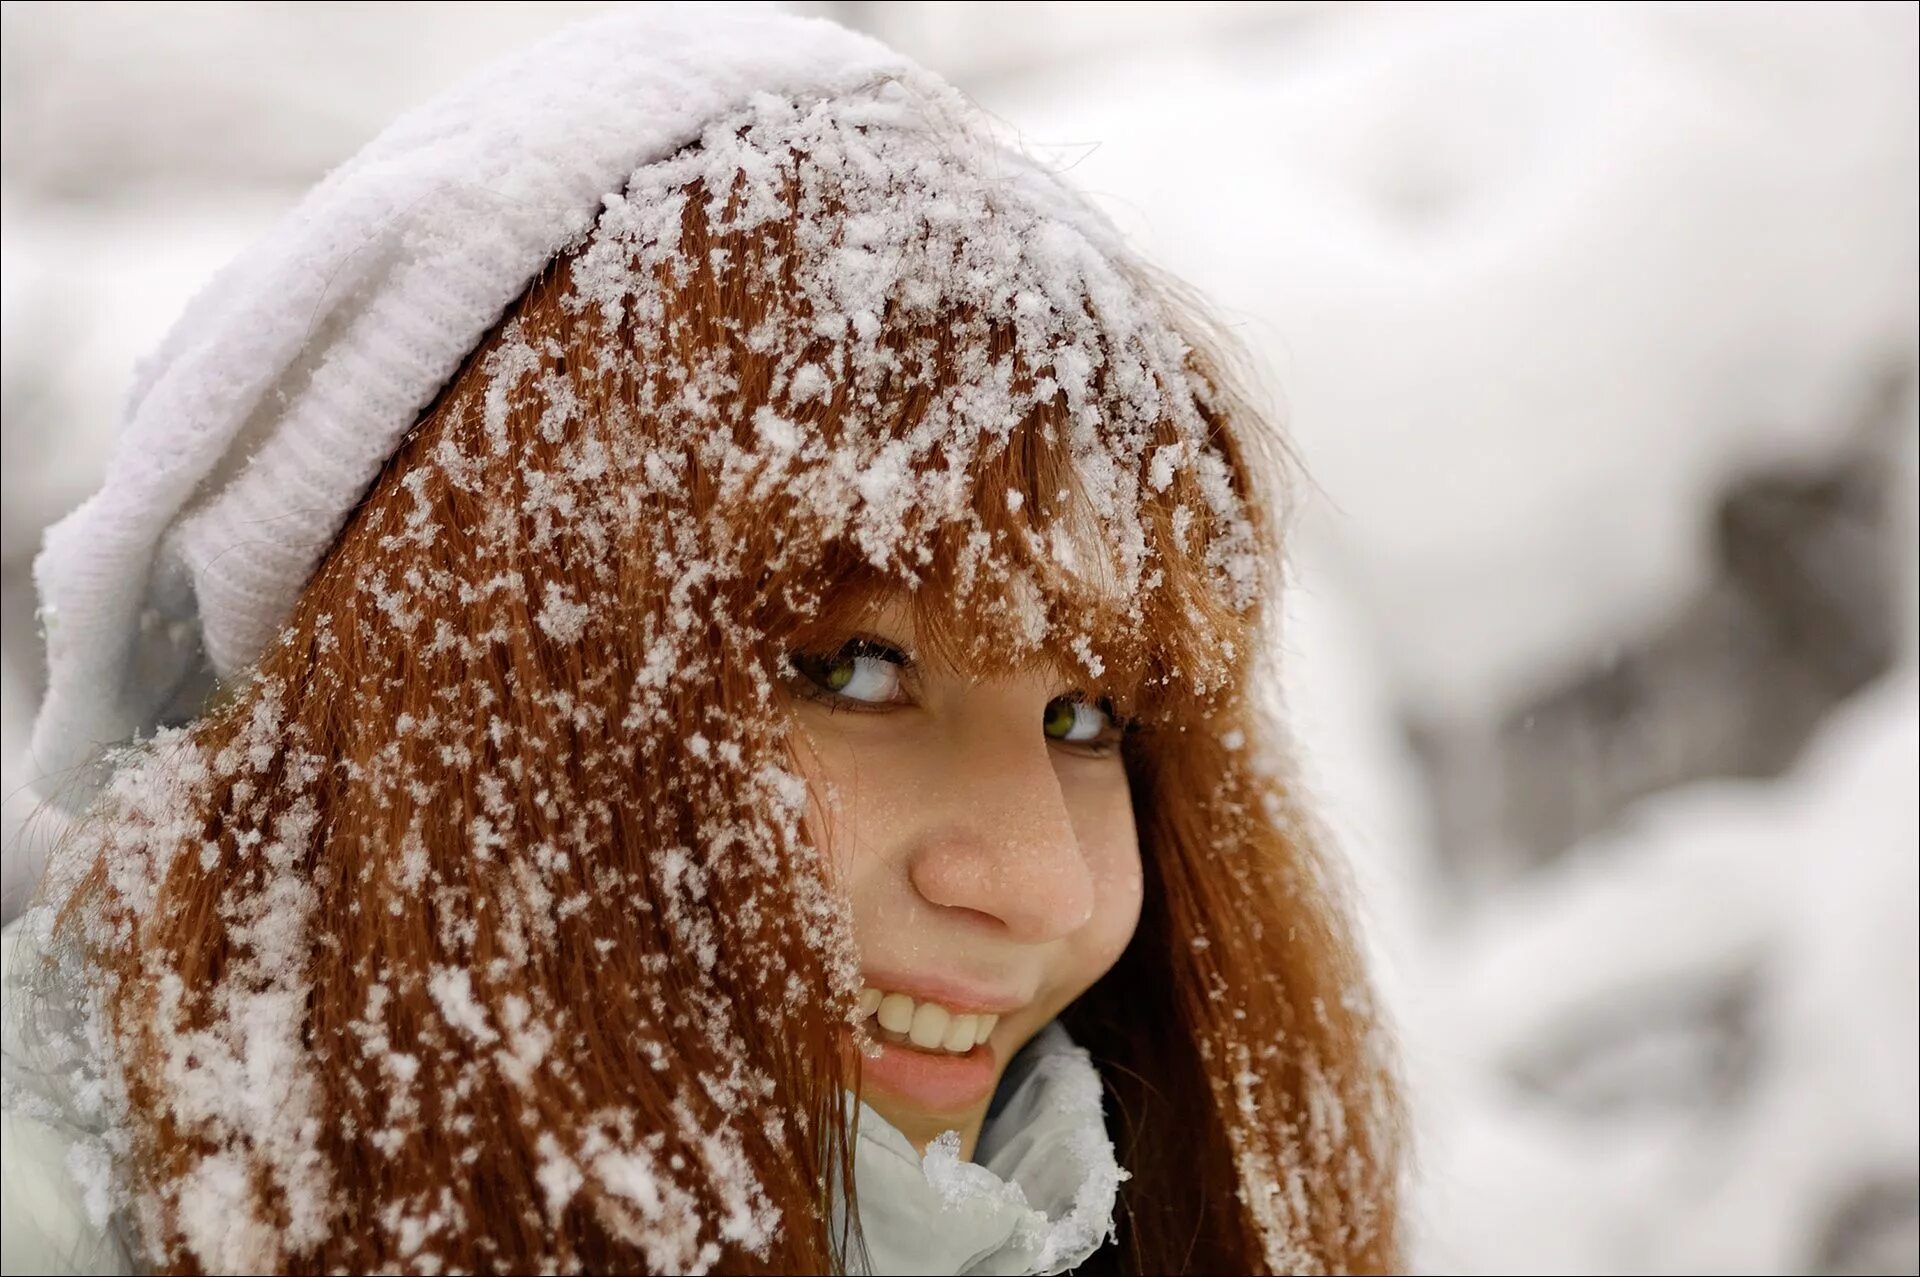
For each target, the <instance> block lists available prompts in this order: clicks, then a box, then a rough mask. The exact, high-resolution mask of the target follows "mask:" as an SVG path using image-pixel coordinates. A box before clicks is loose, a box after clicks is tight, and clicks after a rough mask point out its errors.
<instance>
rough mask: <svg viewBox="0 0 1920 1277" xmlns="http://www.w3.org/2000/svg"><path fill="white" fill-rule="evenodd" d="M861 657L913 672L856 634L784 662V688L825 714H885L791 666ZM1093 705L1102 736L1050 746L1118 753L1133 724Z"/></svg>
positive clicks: (1107, 706) (1070, 696) (898, 656)
mask: <svg viewBox="0 0 1920 1277" xmlns="http://www.w3.org/2000/svg"><path fill="white" fill-rule="evenodd" d="M862 656H864V657H868V658H870V659H873V660H879V661H886V662H887V663H888V664H891V665H897V666H899V667H900V668H901V670H902V671H903V672H906V673H911V672H912V670H913V668H914V664H913V658H912V657H911V656H908V655H907V654H906V653H905V652H902V651H901V650H900V649H899V648H897V647H894V646H893V645H892V644H890V643H886V642H883V641H882V640H880V639H877V638H873V637H871V636H869V635H865V634H860V635H855V636H854V637H853V638H850V639H848V640H847V641H846V642H845V643H843V644H841V645H840V646H839V647H838V648H835V649H834V650H833V651H831V652H795V653H794V654H793V655H792V656H791V657H789V658H788V674H789V678H788V684H789V686H790V687H791V688H792V689H793V691H794V692H795V694H796V695H799V696H804V697H806V698H807V699H808V700H810V701H814V702H817V703H818V704H821V705H825V706H826V707H827V712H828V713H838V712H839V711H841V710H843V709H844V710H849V711H851V712H853V713H855V714H879V713H885V712H886V711H887V710H889V709H891V708H893V706H892V705H891V704H874V703H872V702H869V701H863V700H860V699H858V698H856V697H851V696H842V695H840V694H839V693H837V692H835V691H833V690H832V689H830V688H825V687H822V686H820V684H819V683H817V682H815V681H814V680H813V678H812V677H810V676H809V675H808V674H807V673H806V671H805V670H802V669H800V668H799V667H798V666H797V665H795V664H794V662H795V661H798V660H802V659H810V660H816V661H836V660H852V659H854V658H856V657H862ZM1054 699H1055V700H1069V701H1075V702H1079V703H1082V704H1085V703H1086V702H1087V695H1086V693H1084V692H1081V691H1077V690H1076V691H1072V692H1065V693H1062V694H1061V695H1060V696H1057V697H1055V698H1054ZM1093 705H1094V707H1095V708H1096V709H1099V710H1100V711H1101V712H1102V713H1104V714H1105V715H1106V716H1107V723H1108V729H1107V731H1106V732H1105V733H1102V734H1101V736H1099V737H1097V738H1095V739H1094V740H1090V741H1064V740H1055V741H1053V742H1052V743H1053V744H1055V745H1060V746H1063V747H1065V748H1067V749H1069V750H1071V751H1073V752H1074V753H1076V754H1080V755H1082V756H1084V757H1088V758H1107V757H1110V756H1112V755H1114V754H1117V753H1119V752H1120V746H1121V744H1122V743H1123V742H1124V741H1125V739H1126V738H1127V737H1128V736H1129V735H1131V734H1132V733H1133V732H1134V731H1135V724H1134V721H1133V720H1132V719H1128V718H1122V717H1121V716H1120V715H1119V714H1117V713H1115V712H1114V710H1113V707H1112V704H1111V703H1110V702H1109V701H1108V700H1107V699H1106V698H1105V697H1102V698H1101V699H1099V700H1097V701H1094V702H1093Z"/></svg>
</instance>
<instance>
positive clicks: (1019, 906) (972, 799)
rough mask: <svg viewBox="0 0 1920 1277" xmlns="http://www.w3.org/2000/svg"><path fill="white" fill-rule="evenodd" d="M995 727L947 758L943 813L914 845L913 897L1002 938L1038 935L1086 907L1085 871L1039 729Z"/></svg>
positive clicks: (1078, 919) (1066, 927)
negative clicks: (1012, 735) (1001, 730)
mask: <svg viewBox="0 0 1920 1277" xmlns="http://www.w3.org/2000/svg"><path fill="white" fill-rule="evenodd" d="M1021 736H1022V737H1023V739H1009V737H1008V736H1007V735H1000V736H998V737H997V738H995V739H989V740H982V741H980V742H978V743H977V744H976V745H975V747H973V748H971V749H968V750H966V751H965V752H964V754H962V755H960V756H958V757H955V758H953V760H952V762H953V767H952V768H951V770H950V771H949V773H948V776H949V780H950V782H951V783H950V785H948V786H943V788H944V789H945V790H946V792H945V794H944V795H943V799H944V801H943V803H942V806H943V808H944V812H943V818H942V819H941V821H940V823H939V824H938V825H937V826H935V827H933V828H932V829H930V830H928V832H927V833H926V835H925V837H924V838H923V840H922V842H921V844H920V846H919V847H918V848H917V849H916V852H915V855H914V857H913V860H912V863H911V865H910V867H909V871H908V874H909V878H910V879H911V881H912V883H913V887H914V890H915V891H916V892H918V893H919V895H920V896H921V898H922V899H924V900H926V901H928V902H929V903H931V904H934V905H938V906H940V907H942V908H943V909H949V910H956V911H964V912H967V913H971V914H976V915H979V916H980V918H981V919H983V920H984V921H985V922H987V923H988V924H989V925H992V926H995V927H997V928H1000V929H1001V932H1002V934H1004V935H1005V936H1006V937H1007V938H1008V939H1010V940H1016V941H1020V942H1022V943H1026V944H1044V943H1046V942H1047V941H1050V940H1058V939H1061V938H1062V937H1065V936H1067V935H1070V934H1072V933H1073V932H1074V931H1077V930H1078V929H1079V928H1080V927H1082V926H1084V925H1085V924H1086V922H1087V921H1088V919H1090V918H1091V917H1092V916H1093V904H1094V901H1093V890H1094V886H1093V874H1092V872H1091V870H1090V869H1089V868H1088V865H1087V861H1086V857H1085V856H1084V855H1083V854H1082V853H1081V848H1080V840H1079V838H1078V836H1077V835H1076V834H1075V833H1074V828H1073V820H1072V816H1071V814H1070V812H1069V811H1068V808H1067V804H1066V801H1065V799H1064V797H1063V796H1062V794H1061V790H1060V781H1059V778H1058V777H1057V776H1056V775H1055V773H1054V768H1053V758H1052V755H1051V754H1050V753H1049V752H1048V747H1047V744H1046V741H1045V738H1044V737H1042V736H1041V734H1040V733H1039V732H1037V731H1033V730H1031V729H1029V730H1027V731H1026V732H1023V733H1021Z"/></svg>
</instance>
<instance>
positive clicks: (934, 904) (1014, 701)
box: [792, 602, 1141, 1157]
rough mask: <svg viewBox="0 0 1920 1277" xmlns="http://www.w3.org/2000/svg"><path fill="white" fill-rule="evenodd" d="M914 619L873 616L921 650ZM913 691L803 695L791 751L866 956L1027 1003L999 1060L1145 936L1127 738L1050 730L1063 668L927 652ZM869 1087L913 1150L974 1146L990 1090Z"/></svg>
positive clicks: (1001, 1040)
mask: <svg viewBox="0 0 1920 1277" xmlns="http://www.w3.org/2000/svg"><path fill="white" fill-rule="evenodd" d="M911 626H912V623H911V617H910V614H909V613H908V612H907V610H906V609H905V607H904V606H902V605H901V604H900V603H899V602H895V603H892V604H890V605H889V606H887V607H885V608H883V609H882V610H880V611H879V612H878V613H877V614H876V615H875V617H874V619H873V620H872V621H871V622H870V623H869V624H867V625H865V626H863V629H864V630H866V631H869V632H871V633H873V634H874V635H875V636H877V637H881V638H884V639H886V640H887V641H888V642H890V643H892V644H893V645H894V646H896V647H899V648H901V649H903V650H907V651H913V650H915V644H914V643H913V637H914V636H913V633H912V628H911ZM907 690H908V693H909V695H911V697H912V698H913V703H911V704H904V705H891V706H888V707H887V708H886V709H884V710H881V711H879V712H868V711H865V710H853V709H846V708H842V709H838V710H830V709H829V707H828V706H826V705H823V704H819V703H816V702H814V701H810V700H807V699H804V698H802V697H798V696H795V697H793V698H792V705H793V710H794V714H795V718H796V720H797V723H798V726H799V729H800V730H799V731H798V732H797V733H796V740H795V755H796V759H797V761H798V763H799V766H800V768H801V770H802V772H803V773H804V774H805V775H806V776H807V779H808V780H809V781H810V782H811V783H812V789H813V792H814V794H815V806H814V808H813V811H812V818H813V820H814V821H815V827H816V828H819V829H824V830H826V831H827V839H828V849H829V852H830V855H831V857H832V862H833V865H834V869H835V872H836V874H837V875H838V877H839V879H840V881H841V883H842V885H843V887H844V889H845V890H846V891H847V893H848V895H849V897H850V899H851V903H852V907H853V918H854V928H855V933H856V936H857V938H858V941H859V945H860V951H861V958H862V962H863V965H864V966H865V967H866V968H867V969H868V970H887V971H900V972H906V973H908V974H910V975H915V976H928V977H944V978H949V979H957V980H961V981H964V982H966V983H967V984H969V985H977V986H980V987H982V988H984V989H987V990H991V991H993V992H995V993H997V994H1001V995H1004V996H1006V997H1008V998H1009V999H1010V1000H1014V1001H1017V1002H1019V1003H1020V1004H1021V1005H1020V1008H1019V1009H1018V1010H1017V1011H1014V1012H1011V1013H1008V1014H1005V1015H1003V1016H1002V1017H1001V1020H1000V1023H999V1025H998V1027H997V1028H996V1029H995V1030H994V1033H993V1037H992V1039H991V1042H992V1046H993V1048H994V1056H995V1059H996V1062H997V1067H998V1068H999V1069H1001V1070H1004V1068H1005V1066H1006V1062H1007V1061H1008V1060H1010V1059H1011V1058H1012V1057H1013V1055H1014V1053H1015V1052H1017V1051H1018V1050H1019V1049H1020V1047H1021V1046H1022V1045H1024V1044H1025V1043H1026V1042H1027V1041H1028V1040H1029V1039H1031V1038H1032V1037H1033V1035H1034V1034H1035V1033H1037V1032H1038V1031H1039V1030H1040V1029H1042V1028H1044V1027H1045V1026H1046V1024H1047V1023H1048V1022H1049V1021H1050V1020H1052V1019H1053V1018H1054V1017H1055V1016H1056V1015H1058V1014H1059V1013H1060V1011H1061V1010H1063V1009H1064V1008H1065V1007H1066V1006H1067V1005H1068V1004H1070V1003H1071V1002H1072V1001H1073V1000H1074V999H1075V998H1077V997H1079V996H1080V995H1081V994H1082V993H1084V992H1085V991H1086V990H1087V989H1088V988H1089V987H1090V986H1092V984H1093V983H1094V982H1095V981H1096V980H1098V979H1099V978H1100V977H1101V976H1102V975H1104V974H1105V973H1106V972H1107V970H1108V969H1109V968H1110V967H1112V965H1113V964H1114V962H1115V961H1117V960H1118V959H1119V957H1120V954H1121V952H1122V951H1123V950H1124V949H1125V948H1126V946H1127V943H1128V941H1129V940H1131V939H1132V937H1133V931H1134V927H1135V926H1136V925H1137V924H1138V922H1139V919H1140V893H1141V871H1140V848H1139V838H1138V835H1137V833H1136V831H1135V828H1134V822H1133V806H1132V801H1131V797H1130V794H1129V790H1128V784H1127V775H1126V770H1125V768H1124V766H1123V765H1122V763H1121V760H1120V757H1119V755H1118V752H1117V751H1116V752H1114V753H1113V754H1111V755H1110V756H1107V757H1092V756H1089V755H1087V754H1086V753H1085V752H1082V751H1077V750H1075V749H1073V748H1072V747H1071V746H1069V745H1067V744H1065V743H1063V742H1060V741H1056V740H1051V739H1049V738H1048V737H1047V736H1046V735H1045V734H1044V733H1043V731H1042V723H1043V716H1044V712H1045V709H1046V706H1047V703H1048V702H1049V701H1051V700H1052V699H1053V698H1055V697H1057V696H1060V695H1061V694H1062V693H1063V692H1066V691H1067V690H1069V689H1067V688H1066V687H1064V686H1062V685H1061V683H1060V682H1059V681H1058V678H1057V676H1055V675H1052V674H1049V673H1044V672H1038V671H1022V672H1019V673H1009V674H1008V675H1007V676H1006V677H1004V678H998V677H996V678H992V679H988V680H984V681H979V682H975V681H973V680H970V679H968V678H965V677H963V676H961V675H960V674H958V673H957V672H955V671H954V670H952V669H951V668H948V667H945V666H943V665H940V664H938V663H935V662H933V661H932V660H931V659H929V658H926V657H924V656H923V657H922V658H921V661H920V666H919V669H918V670H917V672H916V673H915V674H914V675H912V676H910V678H909V679H908V680H907ZM829 794H830V795H831V797H830V798H827V799H825V801H824V802H823V796H824V795H829ZM996 1081H997V1078H996ZM865 1098H866V1100H867V1102H868V1103H869V1104H871V1105H872V1106H873V1107H874V1109H875V1110H876V1111H877V1112H879V1113H880V1114H881V1115H882V1116H883V1117H885V1118H886V1119H887V1120H888V1121H889V1122H891V1123H893V1124H894V1125H895V1126H896V1127H898V1128H899V1129H900V1131H901V1132H902V1133H903V1134H905V1135H906V1137H907V1138H908V1139H909V1140H911V1141H912V1142H913V1144H914V1146H915V1147H917V1148H920V1149H922V1150H923V1151H924V1149H925V1146H926V1145H927V1143H928V1142H929V1141H931V1140H932V1139H933V1138H934V1137H935V1136H937V1135H939V1134H940V1133H941V1132H943V1131H947V1130H957V1131H959V1133H960V1137H961V1151H962V1156H965V1157H971V1156H972V1155H973V1148H974V1145H975V1143H976V1141H977V1140H978V1138H979V1134H980V1127H981V1124H982V1122H983V1121H984V1119H985V1117H986V1110H987V1105H988V1100H989V1099H990V1093H989V1096H987V1097H983V1098H982V1099H981V1100H980V1102H979V1103H978V1104H977V1105H975V1106H974V1107H972V1108H971V1109H969V1110H968V1111H965V1112H959V1113H929V1112H922V1111H914V1110H913V1109H912V1108H910V1107H909V1106H907V1105H906V1104H905V1103H904V1102H903V1101H901V1100H899V1099H896V1098H894V1097H890V1096H886V1095H882V1094H877V1093H875V1092H873V1091H871V1090H869V1091H868V1093H867V1094H866V1096H865Z"/></svg>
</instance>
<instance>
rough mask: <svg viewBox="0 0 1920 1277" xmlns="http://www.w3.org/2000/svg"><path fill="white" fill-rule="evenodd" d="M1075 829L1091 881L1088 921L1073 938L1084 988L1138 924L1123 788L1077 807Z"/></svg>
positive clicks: (1136, 861) (1135, 859)
mask: <svg viewBox="0 0 1920 1277" xmlns="http://www.w3.org/2000/svg"><path fill="white" fill-rule="evenodd" d="M1073 822H1074V830H1075V833H1076V834H1077V835H1078V836H1079V838H1080V847H1081V851H1082V853H1083V854H1084V855H1085V856H1086V858H1087V868H1088V871H1089V872H1090V873H1091V874H1092V876H1093V890H1094V902H1093V917H1092V918H1091V919H1089V920H1088V922H1087V925H1086V926H1085V927H1083V928H1082V929H1081V931H1080V933H1079V935H1078V936H1077V937H1076V945H1075V948H1076V950H1077V955H1076V956H1077V957H1078V958H1079V959H1080V961H1081V963H1082V964H1084V967H1085V973H1084V979H1085V984H1087V985H1091V984H1092V983H1093V982H1094V981H1095V980H1098V979H1099V978H1100V977H1101V976H1103V975H1105V974H1106V972H1107V969H1108V968H1109V967H1111V966H1112V965H1113V964H1114V963H1115V962H1117V961H1118V960H1119V958H1120V954H1121V953H1122V952H1123V951H1124V950H1125V949H1126V947H1127V944H1128V943H1129V942H1130V941H1131V940H1132V939H1133V932H1134V928H1135V927H1137V926H1138V925H1139V923H1140V902H1141V891H1142V886H1141V868H1140V838H1139V833H1138V831H1137V830H1136V829H1135V828H1134V823H1133V803H1132V801H1131V799H1130V798H1129V796H1128V794H1127V791H1126V787H1125V786H1124V785H1122V786H1120V787H1119V789H1118V793H1117V794H1106V795H1102V796H1101V797H1100V799H1099V801H1097V802H1088V803H1083V804H1077V805H1076V808H1075V811H1074V816H1073Z"/></svg>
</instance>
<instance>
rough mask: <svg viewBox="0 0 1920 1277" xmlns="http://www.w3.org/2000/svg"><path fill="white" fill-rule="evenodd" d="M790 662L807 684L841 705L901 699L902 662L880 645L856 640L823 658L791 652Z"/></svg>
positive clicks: (895, 653)
mask: <svg viewBox="0 0 1920 1277" xmlns="http://www.w3.org/2000/svg"><path fill="white" fill-rule="evenodd" d="M790 660H791V661H792V664H793V667H794V668H795V669H796V670H798V671H800V673H801V674H802V675H803V676H805V678H806V679H807V681H808V682H809V683H811V684H813V685H814V686H815V687H817V688H819V689H820V690H822V691H825V692H829V693H831V694H833V695H834V696H837V697H840V698H842V700H844V701H857V702H860V703H862V704H868V705H885V704H890V703H893V702H897V701H900V700H901V699H903V696H902V688H901V671H902V669H903V668H904V666H905V663H906V658H905V657H904V656H902V655H901V654H900V653H899V652H896V651H895V650H893V649H892V648H889V647H885V646H883V645H881V644H878V643H871V642H866V641H863V640H856V641H854V642H851V643H848V644H846V645H845V646H843V647H842V648H841V649H840V650H839V651H837V652H829V653H827V654H825V655H814V654H811V653H806V652H795V653H794V654H793V655H792V657H791V658H790Z"/></svg>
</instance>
